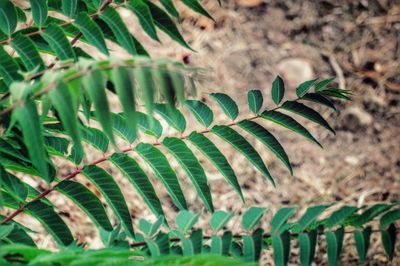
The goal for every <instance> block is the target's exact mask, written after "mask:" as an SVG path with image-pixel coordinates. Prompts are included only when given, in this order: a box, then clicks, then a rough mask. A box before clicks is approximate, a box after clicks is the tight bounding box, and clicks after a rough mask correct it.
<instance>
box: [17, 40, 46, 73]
mask: <svg viewBox="0 0 400 266" xmlns="http://www.w3.org/2000/svg"><path fill="white" fill-rule="evenodd" d="M11 47H12V48H14V50H15V51H16V52H17V53H18V55H19V56H20V58H21V60H22V63H23V64H24V66H25V67H26V69H27V70H28V71H34V70H35V71H42V70H43V69H44V62H43V60H42V58H41V57H40V54H39V50H38V49H37V47H36V45H35V44H34V43H33V41H32V40H31V39H29V38H28V37H26V36H25V35H22V34H20V33H18V34H17V35H16V36H14V37H13V39H12V41H11Z"/></svg>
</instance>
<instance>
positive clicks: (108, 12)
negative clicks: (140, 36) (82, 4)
mask: <svg viewBox="0 0 400 266" xmlns="http://www.w3.org/2000/svg"><path fill="white" fill-rule="evenodd" d="M99 17H100V19H101V20H103V21H104V22H105V23H106V24H107V26H108V27H110V29H111V31H112V32H113V34H114V35H115V38H116V39H117V41H118V44H120V45H121V46H122V47H123V48H124V49H125V50H126V51H128V53H130V54H131V55H135V54H137V50H136V46H135V42H134V40H133V38H132V36H131V34H130V32H129V30H128V28H127V27H126V25H125V23H124V22H123V20H122V18H121V16H120V15H119V13H118V12H117V11H116V10H115V8H113V7H107V8H106V9H104V10H103V12H101V13H100V15H99Z"/></svg>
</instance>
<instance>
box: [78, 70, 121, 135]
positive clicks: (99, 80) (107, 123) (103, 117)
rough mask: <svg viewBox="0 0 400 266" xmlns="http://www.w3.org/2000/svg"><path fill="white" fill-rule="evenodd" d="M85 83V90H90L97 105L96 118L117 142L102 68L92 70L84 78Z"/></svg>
mask: <svg viewBox="0 0 400 266" xmlns="http://www.w3.org/2000/svg"><path fill="white" fill-rule="evenodd" d="M83 84H84V86H85V90H86V91H87V92H88V94H89V97H90V99H91V101H92V102H93V105H94V107H95V109H94V113H95V116H96V119H98V121H99V122H100V124H101V127H102V128H103V130H104V133H105V134H106V135H107V137H108V138H109V139H110V140H111V142H112V143H115V140H114V135H113V132H112V124H111V116H110V108H109V106H108V101H107V95H106V91H105V79H104V77H103V73H102V72H101V71H100V70H93V71H90V72H89V73H88V74H87V75H86V76H85V77H84V78H83Z"/></svg>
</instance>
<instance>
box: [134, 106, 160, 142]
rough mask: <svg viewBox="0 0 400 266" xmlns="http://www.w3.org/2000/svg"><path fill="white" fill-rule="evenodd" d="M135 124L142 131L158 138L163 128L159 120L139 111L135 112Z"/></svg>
mask: <svg viewBox="0 0 400 266" xmlns="http://www.w3.org/2000/svg"><path fill="white" fill-rule="evenodd" d="M136 119H137V126H138V128H139V130H141V131H142V132H143V133H145V134H147V135H150V136H154V137H156V138H160V137H161V135H162V131H163V128H162V126H161V124H160V122H159V121H158V120H156V119H154V118H153V117H151V116H149V115H146V114H144V113H141V112H136Z"/></svg>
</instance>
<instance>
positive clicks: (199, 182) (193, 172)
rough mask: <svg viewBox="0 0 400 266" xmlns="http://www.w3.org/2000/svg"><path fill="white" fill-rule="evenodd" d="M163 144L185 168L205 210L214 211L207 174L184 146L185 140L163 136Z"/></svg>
mask: <svg viewBox="0 0 400 266" xmlns="http://www.w3.org/2000/svg"><path fill="white" fill-rule="evenodd" d="M163 145H164V147H166V148H167V150H168V151H169V152H170V153H171V154H172V155H173V156H174V157H175V159H176V160H177V161H178V162H179V164H180V165H181V166H182V168H183V169H184V170H185V172H186V174H187V175H188V176H189V178H190V179H191V181H192V183H193V185H194V187H195V188H196V191H197V194H198V195H199V196H200V198H201V199H202V201H203V202H204V205H205V206H206V208H207V210H209V211H210V212H214V206H213V203H212V202H213V201H212V197H211V191H210V187H209V186H208V182H207V176H206V174H205V172H204V169H203V167H202V166H201V165H200V163H199V161H198V160H197V158H196V157H195V155H194V154H193V152H192V151H191V150H190V149H189V148H188V147H187V146H186V144H185V142H183V141H182V140H181V139H178V138H165V139H164V140H163Z"/></svg>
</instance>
